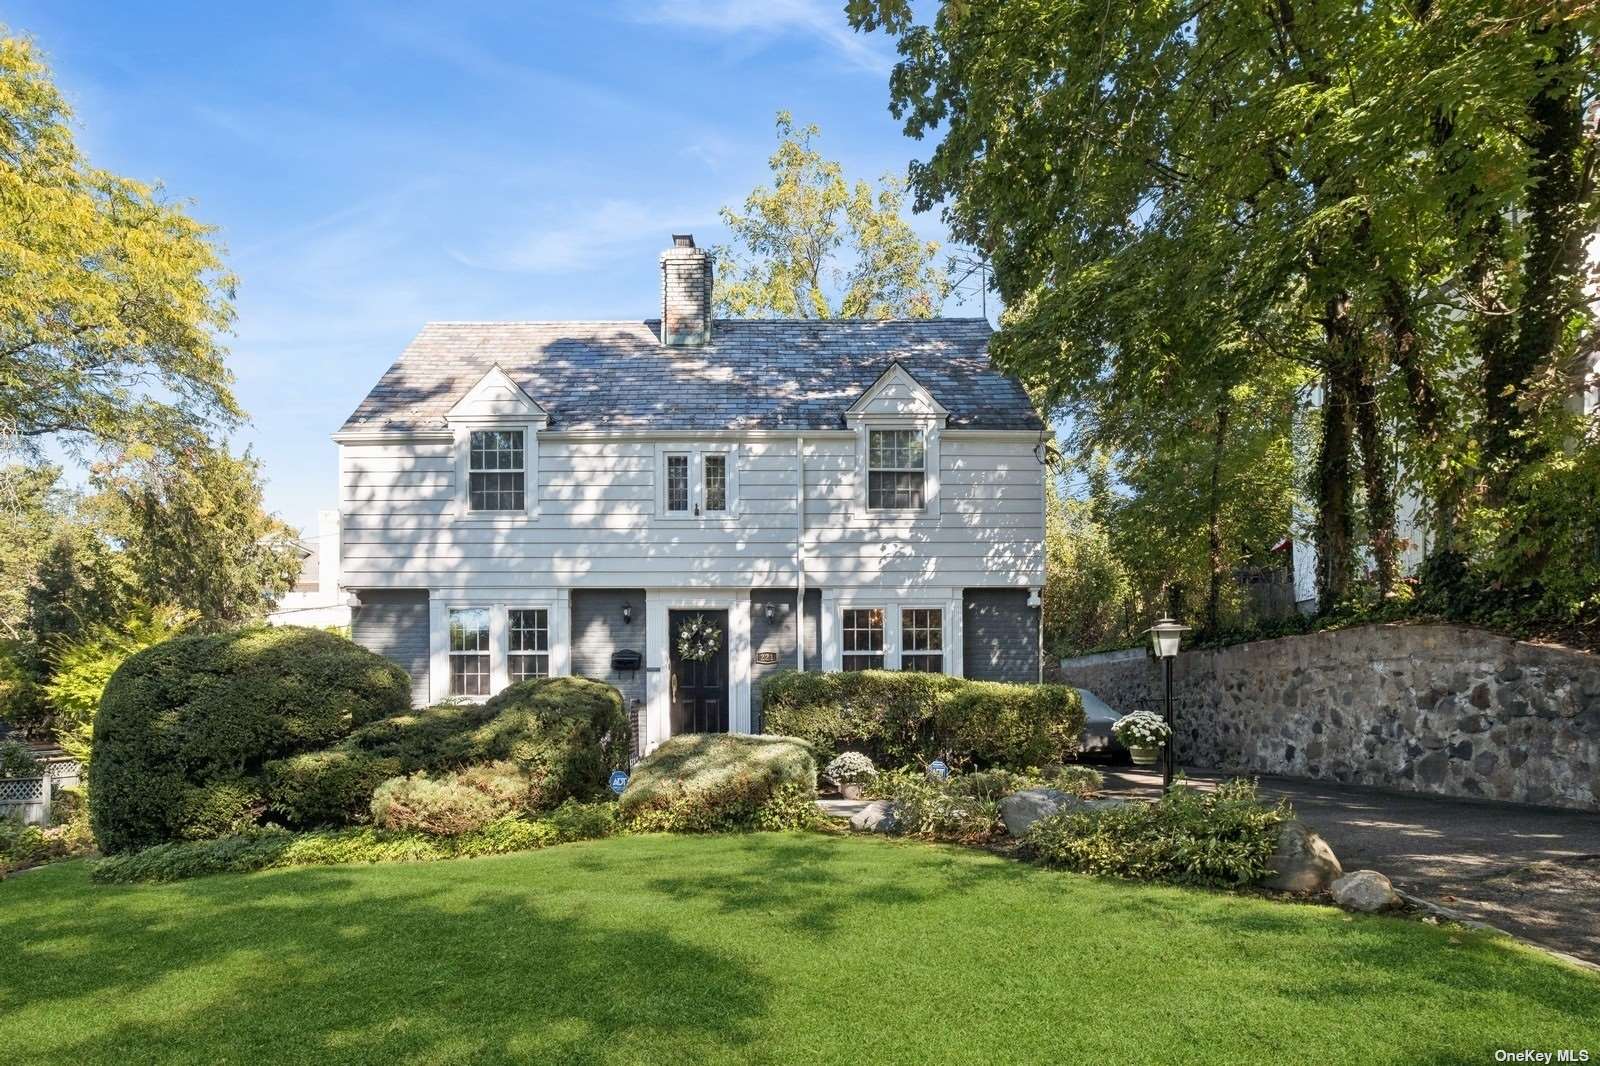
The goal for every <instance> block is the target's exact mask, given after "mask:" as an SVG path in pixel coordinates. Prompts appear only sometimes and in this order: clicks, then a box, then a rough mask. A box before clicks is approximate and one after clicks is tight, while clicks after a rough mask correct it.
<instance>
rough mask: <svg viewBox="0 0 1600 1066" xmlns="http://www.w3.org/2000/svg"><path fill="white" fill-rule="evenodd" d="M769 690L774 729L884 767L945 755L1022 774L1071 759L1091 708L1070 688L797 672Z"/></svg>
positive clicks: (767, 705)
mask: <svg viewBox="0 0 1600 1066" xmlns="http://www.w3.org/2000/svg"><path fill="white" fill-rule="evenodd" d="M762 693H763V704H762V715H763V718H762V721H763V722H764V723H765V724H766V726H767V727H768V728H770V729H772V730H773V731H774V732H777V733H783V734H786V735H789V736H795V737H799V738H801V739H803V740H806V741H808V742H809V743H811V744H812V745H814V746H815V747H816V748H817V749H818V750H819V751H822V752H826V753H829V754H831V753H833V752H835V751H841V750H845V749H854V750H858V751H865V752H866V753H868V754H869V755H871V756H872V758H873V760H874V761H875V762H877V763H880V764H884V763H887V764H890V765H893V764H895V763H907V762H923V763H926V762H928V761H931V760H932V759H935V758H943V759H946V760H949V761H953V762H957V763H965V764H973V765H977V766H984V767H1002V768H1010V769H1018V770H1020V769H1024V768H1026V767H1029V766H1047V765H1050V764H1052V763H1059V762H1061V761H1063V760H1065V759H1069V758H1071V757H1072V756H1073V755H1075V754H1076V753H1077V751H1078V746H1079V744H1080V743H1081V741H1082V738H1083V724H1084V716H1083V702H1082V700H1081V699H1080V698H1079V696H1078V693H1077V690H1075V689H1073V688H1070V687H1068V686H1066V685H1015V684H1003V683H1000V682H995V681H969V680H966V679H964V678H959V677H947V676H945V675H943V674H916V673H895V672H891V671H884V670H864V671H859V672H850V673H834V674H812V673H799V672H796V671H792V670H790V671H785V672H783V673H780V674H776V675H774V676H773V677H771V678H769V679H768V680H767V681H766V682H764V683H763V685H762Z"/></svg>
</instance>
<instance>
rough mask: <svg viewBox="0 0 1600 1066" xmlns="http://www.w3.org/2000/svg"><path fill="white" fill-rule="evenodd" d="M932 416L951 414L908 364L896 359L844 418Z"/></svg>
mask: <svg viewBox="0 0 1600 1066" xmlns="http://www.w3.org/2000/svg"><path fill="white" fill-rule="evenodd" d="M873 416H877V417H889V418H932V419H936V420H938V421H940V422H942V421H944V420H945V419H946V418H948V417H950V412H949V411H947V410H946V409H945V407H944V405H943V404H941V403H940V402H939V401H938V400H936V399H934V398H933V393H931V392H929V391H928V390H927V389H925V388H923V387H922V382H920V381H918V380H917V379H916V378H915V377H913V376H912V374H911V371H909V370H907V369H906V368H905V364H903V363H901V362H900V360H898V359H896V360H895V361H894V362H892V363H890V364H889V368H888V369H887V370H885V371H884V372H883V373H882V374H881V375H879V377H878V380H877V381H874V382H873V383H872V384H871V385H869V386H868V387H867V389H866V391H865V392H863V393H862V394H861V395H860V396H859V397H857V399H856V402H855V403H853V404H851V405H850V406H849V407H848V408H846V409H845V412H844V417H845V419H846V420H847V421H848V420H851V419H855V418H866V417H873Z"/></svg>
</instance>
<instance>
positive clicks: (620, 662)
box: [611, 650, 644, 670]
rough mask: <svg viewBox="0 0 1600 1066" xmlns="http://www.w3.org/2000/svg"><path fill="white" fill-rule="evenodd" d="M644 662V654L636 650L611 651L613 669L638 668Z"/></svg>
mask: <svg viewBox="0 0 1600 1066" xmlns="http://www.w3.org/2000/svg"><path fill="white" fill-rule="evenodd" d="M643 662H644V656H642V655H640V654H639V653H638V652H636V651H632V650H624V651H614V652H612V653H611V669H613V670H637V669H639V666H640V664H641V663H643Z"/></svg>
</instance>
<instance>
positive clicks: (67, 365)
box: [0, 27, 241, 451]
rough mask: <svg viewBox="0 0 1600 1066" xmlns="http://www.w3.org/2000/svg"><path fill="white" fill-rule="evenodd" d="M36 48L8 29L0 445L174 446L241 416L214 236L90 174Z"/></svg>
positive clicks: (226, 289)
mask: <svg viewBox="0 0 1600 1066" xmlns="http://www.w3.org/2000/svg"><path fill="white" fill-rule="evenodd" d="M70 121H71V113H70V112H69V110H68V108H67V106H66V104H65V102H64V101H63V100H62V98H61V95H60V93H59V92H58V91H57V90H56V88H55V86H54V85H53V84H52V82H51V80H50V76H49V71H48V70H47V69H46V67H45V65H44V63H43V62H42V61H41V60H40V58H39V56H38V54H37V52H36V51H35V49H34V47H33V46H32V44H30V43H29V42H28V41H27V40H25V39H22V38H19V37H13V36H6V35H5V32H4V29H3V27H0V438H4V439H3V440H0V443H9V444H11V445H12V446H14V447H18V446H20V447H21V448H22V449H23V450H25V451H32V450H35V449H36V447H37V445H38V443H39V442H40V441H42V440H43V439H45V438H52V439H54V440H55V441H56V442H57V443H58V444H60V445H62V446H64V447H66V448H68V449H69V450H74V451H82V450H85V449H92V448H97V447H99V446H102V445H106V444H112V445H120V444H124V443H128V442H132V441H140V442H144V443H146V444H154V445H157V446H161V447H168V446H177V445H181V444H184V443H188V442H192V441H194V440H197V439H203V438H206V437H209V436H212V435H214V434H215V433H217V432H218V431H219V430H225V429H227V428H230V427H231V426H233V425H234V424H235V423H236V422H237V421H238V420H239V418H240V417H241V413H240V410H239V407H238V404H237V403H236V402H235V400H234V397H233V394H232V391H231V387H230V383H231V380H232V379H231V375H230V374H229V372H228V369H227V367H226V365H225V363H224V361H223V360H224V354H225V353H224V349H223V348H222V346H221V344H220V341H219V339H218V335H219V333H220V332H221V331H223V330H226V329H227V328H228V326H229V324H230V323H231V322H232V320H233V306H232V295H233V277H232V275H230V274H229V273H228V271H227V270H226V269H225V267H224V266H223V263H222V260H221V257H220V255H219V252H218V249H217V246H216V244H215V242H214V240H213V232H212V230H211V228H210V227H207V226H204V225H202V224H200V223H198V222H196V221H194V220H193V219H192V218H190V217H189V216H188V215H187V214H186V213H185V212H184V210H183V208H182V207H181V206H180V205H178V204H174V203H172V202H170V201H169V200H168V199H167V198H166V197H165V196H164V195H163V194H162V192H161V190H160V189H159V188H152V187H150V186H147V185H144V184H141V183H139V182H136V181H131V180H129V179H127V178H122V177H118V176H117V175H114V174H110V173H107V172H106V171H104V170H100V169H97V168H95V167H93V166H91V165H90V164H89V163H88V161H87V160H86V159H85V158H84V157H83V155H82V154H81V153H80V152H79V150H78V148H77V146H76V144H75V143H74V142H73V137H72V127H71V124H70Z"/></svg>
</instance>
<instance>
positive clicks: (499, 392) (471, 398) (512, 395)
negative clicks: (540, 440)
mask: <svg viewBox="0 0 1600 1066" xmlns="http://www.w3.org/2000/svg"><path fill="white" fill-rule="evenodd" d="M474 419H491V420H492V419H508V420H509V419H521V420H523V421H528V422H549V421H550V415H549V414H548V413H547V412H546V411H545V409H544V408H543V407H541V406H539V402H538V401H537V400H535V399H534V398H533V397H532V396H529V395H528V394H527V392H525V391H524V390H523V388H522V386H521V385H518V384H517V383H516V382H515V381H513V380H512V379H511V375H509V374H507V373H506V372H505V371H504V370H502V369H501V368H500V364H498V363H496V364H495V365H493V366H491V367H490V368H489V369H488V371H487V372H485V373H484V375H483V377H481V378H479V379H478V381H477V384H475V385H473V386H472V387H471V388H470V389H468V390H467V392H466V394H465V395H464V396H462V397H461V399H459V400H457V401H456V403H455V406H453V407H451V408H450V410H449V411H448V412H447V413H446V414H445V420H446V421H450V422H466V421H472V420H474Z"/></svg>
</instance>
